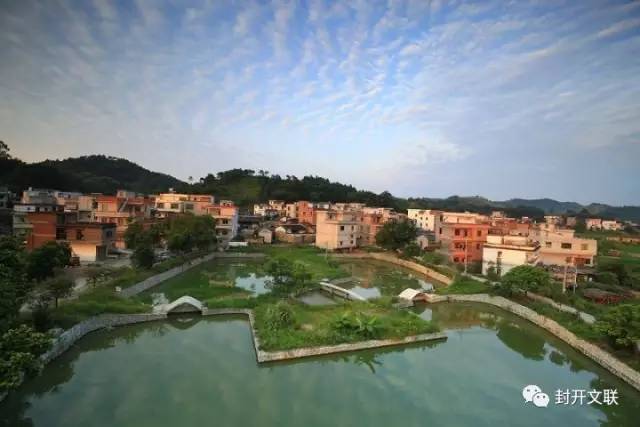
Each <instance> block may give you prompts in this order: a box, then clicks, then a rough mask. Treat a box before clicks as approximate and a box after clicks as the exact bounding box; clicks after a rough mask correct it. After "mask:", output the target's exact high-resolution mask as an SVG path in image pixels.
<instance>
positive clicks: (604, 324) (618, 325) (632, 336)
mask: <svg viewBox="0 0 640 427" xmlns="http://www.w3.org/2000/svg"><path fill="white" fill-rule="evenodd" d="M595 328H596V330H598V331H599V332H601V333H603V334H605V335H606V336H607V337H608V338H609V339H610V340H611V342H612V343H613V344H614V345H616V346H620V347H627V348H632V347H633V346H634V345H635V343H636V342H637V341H639V340H640V305H630V304H622V305H619V306H617V307H614V308H612V309H611V310H609V311H608V312H607V313H606V314H605V315H604V316H602V317H601V318H600V319H599V320H598V322H597V323H596V325H595Z"/></svg>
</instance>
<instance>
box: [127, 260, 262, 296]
mask: <svg viewBox="0 0 640 427" xmlns="http://www.w3.org/2000/svg"><path fill="white" fill-rule="evenodd" d="M264 257H265V255H264V254H261V253H235V252H229V253H226V252H213V253H210V254H207V255H205V256H203V257H200V258H196V259H193V260H191V261H187V262H185V263H184V264H182V265H179V266H178V267H174V268H172V269H170V270H167V271H163V272H162V273H159V274H156V275H155V276H151V277H149V278H147V279H145V280H143V281H142V282H138V283H136V284H135V285H133V286H130V287H128V288H126V289H123V290H122V291H121V292H120V293H119V294H118V295H120V296H121V297H123V298H129V297H132V296H134V295H137V294H139V293H141V292H144V291H146V290H148V289H151V288H153V287H154V286H157V285H159V284H160V283H162V282H164V281H165V280H168V279H171V278H172V277H175V276H177V275H178V274H180V273H184V272H185V271H187V270H189V269H191V268H193V267H195V266H197V265H200V264H202V263H203V262H207V261H211V260H212V259H230V258H231V259H233V258H238V259H246V258H250V259H261V258H264Z"/></svg>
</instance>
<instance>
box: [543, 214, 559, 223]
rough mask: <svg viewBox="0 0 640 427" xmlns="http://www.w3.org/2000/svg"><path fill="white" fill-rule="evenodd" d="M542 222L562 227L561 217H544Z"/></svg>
mask: <svg viewBox="0 0 640 427" xmlns="http://www.w3.org/2000/svg"><path fill="white" fill-rule="evenodd" d="M544 222H546V223H547V224H553V225H562V217H561V216H559V215H545V216H544Z"/></svg>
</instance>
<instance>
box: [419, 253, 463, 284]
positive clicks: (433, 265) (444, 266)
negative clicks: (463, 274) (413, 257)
mask: <svg viewBox="0 0 640 427" xmlns="http://www.w3.org/2000/svg"><path fill="white" fill-rule="evenodd" d="M419 263H420V264H422V265H424V266H425V267H429V268H430V269H432V270H435V271H437V272H438V273H440V274H444V275H445V276H447V277H449V278H451V279H454V278H455V277H456V275H457V274H458V271H457V270H456V269H455V267H453V266H452V265H451V264H450V263H449V262H448V260H447V257H446V256H444V255H443V254H441V253H440V252H435V251H434V252H426V253H424V254H423V255H422V258H421V259H420V261H419Z"/></svg>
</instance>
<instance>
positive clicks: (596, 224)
mask: <svg viewBox="0 0 640 427" xmlns="http://www.w3.org/2000/svg"><path fill="white" fill-rule="evenodd" d="M584 222H585V226H586V228H587V230H600V229H601V228H602V218H587V219H586V220H585V221H584Z"/></svg>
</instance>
